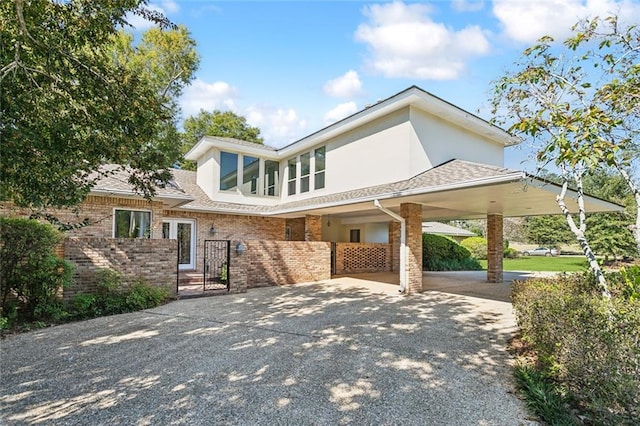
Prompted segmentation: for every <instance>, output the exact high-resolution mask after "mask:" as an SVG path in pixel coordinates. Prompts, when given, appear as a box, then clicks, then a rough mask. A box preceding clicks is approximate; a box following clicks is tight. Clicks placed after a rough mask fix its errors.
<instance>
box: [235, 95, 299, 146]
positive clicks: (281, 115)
mask: <svg viewBox="0 0 640 426" xmlns="http://www.w3.org/2000/svg"><path fill="white" fill-rule="evenodd" d="M244 116H245V118H246V119H247V122H248V123H249V124H251V125H252V126H256V127H259V128H260V133H261V134H262V136H263V137H264V140H265V143H266V144H267V145H271V146H275V147H279V146H283V145H286V144H289V143H291V142H294V141H296V140H298V139H300V138H301V137H302V136H304V135H305V134H306V128H307V122H306V120H304V119H303V118H301V117H298V113H297V112H296V110H295V109H293V108H277V107H273V106H269V105H254V106H251V107H249V108H247V109H246V111H245V113H244Z"/></svg>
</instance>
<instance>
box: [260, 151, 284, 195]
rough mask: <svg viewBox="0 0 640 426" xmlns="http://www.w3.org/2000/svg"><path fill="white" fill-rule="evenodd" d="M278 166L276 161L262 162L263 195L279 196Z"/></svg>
mask: <svg viewBox="0 0 640 426" xmlns="http://www.w3.org/2000/svg"><path fill="white" fill-rule="evenodd" d="M279 168H280V164H279V163H278V162H277V161H271V160H266V161H265V162H264V195H279V191H278V186H279V182H278V172H279V170H278V169H279Z"/></svg>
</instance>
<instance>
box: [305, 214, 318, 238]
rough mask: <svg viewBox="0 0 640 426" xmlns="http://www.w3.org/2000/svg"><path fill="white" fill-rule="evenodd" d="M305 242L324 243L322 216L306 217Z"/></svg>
mask: <svg viewBox="0 0 640 426" xmlns="http://www.w3.org/2000/svg"><path fill="white" fill-rule="evenodd" d="M304 240H305V241H322V216H312V215H306V216H305V217H304Z"/></svg>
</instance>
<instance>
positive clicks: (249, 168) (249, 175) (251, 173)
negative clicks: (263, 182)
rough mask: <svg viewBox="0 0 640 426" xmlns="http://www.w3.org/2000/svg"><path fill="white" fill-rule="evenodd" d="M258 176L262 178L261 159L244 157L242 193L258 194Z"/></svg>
mask: <svg viewBox="0 0 640 426" xmlns="http://www.w3.org/2000/svg"><path fill="white" fill-rule="evenodd" d="M258 176H260V159H259V158H256V157H250V156H248V155H244V156H243V157H242V193H243V194H257V193H258Z"/></svg>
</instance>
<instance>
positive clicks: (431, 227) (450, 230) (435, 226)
mask: <svg viewBox="0 0 640 426" xmlns="http://www.w3.org/2000/svg"><path fill="white" fill-rule="evenodd" d="M422 232H426V233H429V234H440V235H453V236H455V237H473V236H475V235H476V234H474V233H473V232H471V231H467V230H466V229H462V228H458V227H456V226H451V225H447V224H445V223H440V222H422Z"/></svg>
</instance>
